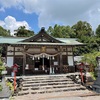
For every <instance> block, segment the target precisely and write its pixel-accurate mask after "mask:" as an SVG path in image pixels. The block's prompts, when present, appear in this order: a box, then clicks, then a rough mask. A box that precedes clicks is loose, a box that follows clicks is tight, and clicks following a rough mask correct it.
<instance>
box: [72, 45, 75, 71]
mask: <svg viewBox="0 0 100 100" xmlns="http://www.w3.org/2000/svg"><path fill="white" fill-rule="evenodd" d="M73 49H74V48H73V46H72V56H73V71H74V72H75V64H74V50H73Z"/></svg>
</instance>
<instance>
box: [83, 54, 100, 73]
mask: <svg viewBox="0 0 100 100" xmlns="http://www.w3.org/2000/svg"><path fill="white" fill-rule="evenodd" d="M83 56H84V57H83V58H82V61H83V62H87V63H88V64H89V65H90V66H89V67H90V70H91V71H92V72H94V69H95V67H97V61H96V57H97V56H100V52H93V53H88V54H84V55H83Z"/></svg>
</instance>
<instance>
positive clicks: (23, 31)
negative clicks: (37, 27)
mask: <svg viewBox="0 0 100 100" xmlns="http://www.w3.org/2000/svg"><path fill="white" fill-rule="evenodd" d="M15 32H16V33H15V34H14V35H16V36H17V37H29V36H33V35H34V31H30V30H27V29H26V27H25V26H20V27H19V28H18V29H17V30H15Z"/></svg>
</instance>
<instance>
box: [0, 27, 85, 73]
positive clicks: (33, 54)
mask: <svg viewBox="0 0 100 100" xmlns="http://www.w3.org/2000/svg"><path fill="white" fill-rule="evenodd" d="M82 45H83V43H80V42H78V41H77V39H75V38H54V37H52V36H50V35H49V34H47V33H46V31H45V28H41V30H40V31H39V33H38V34H36V35H34V36H32V37H28V38H26V37H24V38H22V37H0V46H2V47H3V48H4V49H5V51H6V53H5V62H6V64H7V66H8V67H10V68H11V66H13V65H14V64H17V65H18V66H19V68H18V72H17V73H18V74H19V75H32V74H56V73H68V72H75V65H74V53H73V48H74V47H76V46H82Z"/></svg>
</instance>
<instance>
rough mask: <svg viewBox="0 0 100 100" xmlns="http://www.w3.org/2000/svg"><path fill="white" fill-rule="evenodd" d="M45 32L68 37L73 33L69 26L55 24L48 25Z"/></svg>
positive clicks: (72, 35)
mask: <svg viewBox="0 0 100 100" xmlns="http://www.w3.org/2000/svg"><path fill="white" fill-rule="evenodd" d="M47 32H48V33H49V34H50V35H52V36H54V37H57V38H69V37H74V35H75V33H74V31H73V30H72V29H71V27H70V26H60V25H57V24H55V26H54V27H53V28H52V27H51V26H50V27H49V28H48V30H47Z"/></svg>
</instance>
